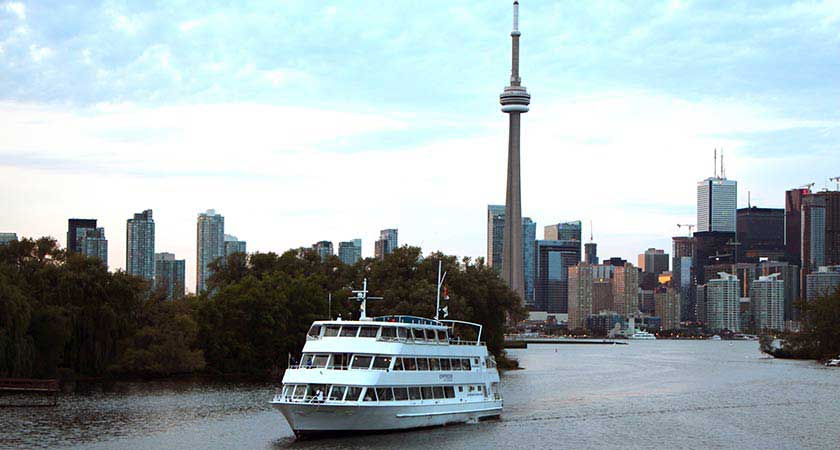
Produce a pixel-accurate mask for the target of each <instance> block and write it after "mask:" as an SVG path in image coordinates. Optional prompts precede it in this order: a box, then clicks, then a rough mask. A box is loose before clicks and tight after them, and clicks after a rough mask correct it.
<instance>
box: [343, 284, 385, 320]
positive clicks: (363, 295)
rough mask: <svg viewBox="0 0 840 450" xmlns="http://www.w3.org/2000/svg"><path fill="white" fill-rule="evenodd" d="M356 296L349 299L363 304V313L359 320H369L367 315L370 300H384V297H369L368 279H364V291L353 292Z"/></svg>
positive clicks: (360, 313) (360, 314)
mask: <svg viewBox="0 0 840 450" xmlns="http://www.w3.org/2000/svg"><path fill="white" fill-rule="evenodd" d="M352 292H353V293H354V294H356V295H355V296H354V297H349V299H350V300H356V301H358V302H362V306H361V308H360V309H361V312H359V320H367V314H366V313H365V312H366V310H367V301H368V300H382V297H368V295H367V293H368V289H367V278H365V279H364V281H363V282H362V290H361V291H352Z"/></svg>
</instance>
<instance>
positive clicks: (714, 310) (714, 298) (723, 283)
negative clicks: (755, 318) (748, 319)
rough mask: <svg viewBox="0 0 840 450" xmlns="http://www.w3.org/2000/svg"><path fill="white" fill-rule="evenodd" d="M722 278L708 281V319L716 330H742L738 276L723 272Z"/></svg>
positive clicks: (710, 325)
mask: <svg viewBox="0 0 840 450" xmlns="http://www.w3.org/2000/svg"><path fill="white" fill-rule="evenodd" d="M718 275H719V276H720V278H715V279H713V280H709V281H708V282H707V283H706V321H707V325H708V327H709V328H710V329H712V330H715V331H720V330H729V331H733V332H739V331H741V304H740V297H739V295H738V294H739V287H740V283H739V282H738V277H736V276H735V275H732V274H729V273H725V272H721V273H719V274H718Z"/></svg>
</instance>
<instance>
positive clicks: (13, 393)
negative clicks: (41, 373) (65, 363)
mask: <svg viewBox="0 0 840 450" xmlns="http://www.w3.org/2000/svg"><path fill="white" fill-rule="evenodd" d="M59 392H61V382H60V381H59V380H54V379H48V380H43V379H32V378H0V394H2V395H3V397H11V398H13V399H15V400H22V399H27V400H29V399H32V398H33V397H32V395H29V394H37V395H46V396H49V397H50V400H51V401H50V402H49V403H34V402H33V403H14V402H12V403H5V402H0V407H5V406H56V405H57V404H58V393H59Z"/></svg>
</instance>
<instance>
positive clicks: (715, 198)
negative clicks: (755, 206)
mask: <svg viewBox="0 0 840 450" xmlns="http://www.w3.org/2000/svg"><path fill="white" fill-rule="evenodd" d="M737 206H738V182H736V181H735V180H727V179H726V178H719V177H710V178H706V179H705V180H703V181H700V182H698V183H697V231H698V232H705V231H722V232H726V233H735V231H736V226H737V225H736V217H735V210H736V208H737Z"/></svg>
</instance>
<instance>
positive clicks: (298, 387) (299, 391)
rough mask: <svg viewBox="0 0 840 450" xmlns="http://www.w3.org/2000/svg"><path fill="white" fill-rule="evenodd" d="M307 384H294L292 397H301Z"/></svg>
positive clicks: (304, 393)
mask: <svg viewBox="0 0 840 450" xmlns="http://www.w3.org/2000/svg"><path fill="white" fill-rule="evenodd" d="M307 387H308V386H307V385H305V384H298V385H296V386H295V393H294V394H292V395H293V396H294V398H303V397H304V396H305V395H306V388H307Z"/></svg>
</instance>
